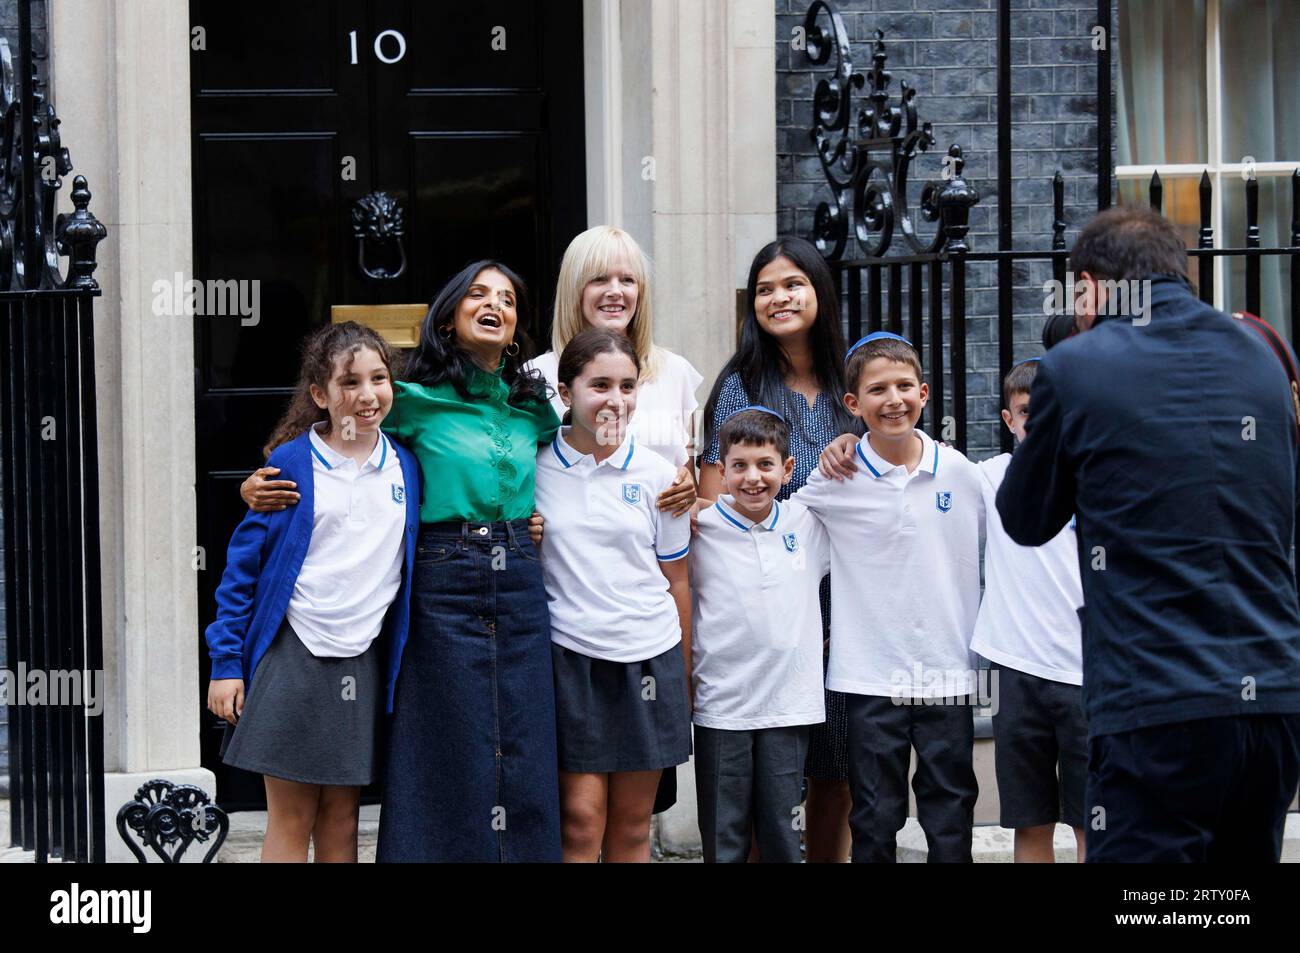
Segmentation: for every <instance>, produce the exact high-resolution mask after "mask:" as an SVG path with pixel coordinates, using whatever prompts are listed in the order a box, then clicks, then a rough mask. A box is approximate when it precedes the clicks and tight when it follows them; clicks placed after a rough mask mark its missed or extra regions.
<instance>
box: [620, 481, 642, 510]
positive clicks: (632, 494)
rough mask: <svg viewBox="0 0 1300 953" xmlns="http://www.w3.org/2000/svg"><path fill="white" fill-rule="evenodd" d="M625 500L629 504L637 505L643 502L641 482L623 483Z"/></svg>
mask: <svg viewBox="0 0 1300 953" xmlns="http://www.w3.org/2000/svg"><path fill="white" fill-rule="evenodd" d="M623 502H624V503H626V504H628V505H629V506H636V505H637V504H638V503H640V502H641V484H640V483H624V484H623Z"/></svg>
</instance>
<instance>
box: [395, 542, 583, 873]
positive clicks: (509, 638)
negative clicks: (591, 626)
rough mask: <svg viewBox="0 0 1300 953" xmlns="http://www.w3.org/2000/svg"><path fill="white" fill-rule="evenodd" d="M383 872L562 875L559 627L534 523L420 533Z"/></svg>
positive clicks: (400, 688)
mask: <svg viewBox="0 0 1300 953" xmlns="http://www.w3.org/2000/svg"><path fill="white" fill-rule="evenodd" d="M413 583H414V585H413V587H412V591H411V622H410V630H409V632H408V635H407V641H406V647H405V649H404V650H403V653H402V664H401V671H400V672H399V674H398V678H397V688H396V694H395V696H394V701H393V720H392V730H391V733H390V737H389V750H388V759H387V767H386V772H385V778H384V795H383V807H382V810H381V812H380V822H379V846H378V851H377V856H376V859H377V860H378V861H379V862H381V863H393V862H456V861H462V862H477V863H497V862H507V861H516V862H518V861H523V862H552V861H554V862H558V861H559V860H560V859H561V855H560V788H559V774H558V770H557V766H556V750H555V687H554V682H553V679H552V675H551V631H550V628H551V625H550V614H549V613H548V611H547V608H546V590H545V589H544V588H543V586H542V574H541V568H540V566H539V564H538V561H537V550H536V549H535V547H534V546H533V543H532V541H531V540H530V539H529V537H528V525H527V522H526V521H525V520H513V521H511V522H508V523H507V522H494V523H475V522H466V523H460V522H457V523H433V524H428V523H426V524H423V525H421V527H420V537H419V543H418V545H417V547H416V556H415V572H414V577H413Z"/></svg>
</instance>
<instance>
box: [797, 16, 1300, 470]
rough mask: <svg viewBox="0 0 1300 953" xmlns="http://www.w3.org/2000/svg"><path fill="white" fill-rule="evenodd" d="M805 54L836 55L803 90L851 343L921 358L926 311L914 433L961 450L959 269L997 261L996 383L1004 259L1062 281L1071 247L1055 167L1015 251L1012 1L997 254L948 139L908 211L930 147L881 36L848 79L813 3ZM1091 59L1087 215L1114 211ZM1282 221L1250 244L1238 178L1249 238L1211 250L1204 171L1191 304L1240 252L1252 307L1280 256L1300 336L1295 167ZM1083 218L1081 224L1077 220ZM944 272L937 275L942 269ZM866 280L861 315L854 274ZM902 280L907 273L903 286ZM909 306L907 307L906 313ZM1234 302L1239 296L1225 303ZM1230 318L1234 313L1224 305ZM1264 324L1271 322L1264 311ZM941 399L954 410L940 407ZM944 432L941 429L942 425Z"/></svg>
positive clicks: (1102, 60) (1249, 214)
mask: <svg viewBox="0 0 1300 953" xmlns="http://www.w3.org/2000/svg"><path fill="white" fill-rule="evenodd" d="M1112 7H1113V4H1112V2H1111V0H1099V2H1098V3H1097V16H1096V23H1097V24H1098V25H1100V26H1102V27H1103V28H1104V29H1105V31H1106V35H1107V36H1109V35H1110V33H1111V19H1112V13H1113V10H1112ZM804 34H805V37H806V40H805V44H806V45H805V52H806V55H807V57H808V59H809V61H810V62H811V63H812V64H813V65H814V66H824V65H826V64H827V63H829V62H830V61H831V58H832V56H833V57H834V60H835V66H834V73H833V75H831V76H830V77H828V78H825V79H822V80H821V81H820V82H818V84H817V87H816V90H815V92H814V94H813V103H812V107H813V124H812V130H811V137H812V139H813V142H814V143H815V145H816V148H817V153H818V156H819V157H820V159H821V165H822V169H823V171H824V172H825V176H826V181H827V184H828V186H829V187H830V191H831V199H830V200H829V201H827V202H822V203H821V204H820V206H819V207H818V208H817V213H816V218H815V221H814V226H813V234H812V236H811V237H812V238H813V240H814V241H815V242H816V243H817V246H818V248H819V249H820V250H821V252H822V254H823V255H825V256H826V258H827V260H828V262H829V264H830V265H831V267H832V268H833V270H834V271H835V272H836V274H837V275H838V277H839V280H840V285H839V289H840V294H841V298H842V302H843V305H844V308H845V317H846V319H847V324H848V334H849V339H850V340H854V339H856V338H857V337H858V336H859V335H860V334H862V333H864V331H877V330H881V329H886V330H890V331H894V332H895V333H904V329H903V314H904V313H906V314H907V318H908V329H907V336H908V337H910V338H911V340H912V341H913V342H914V343H915V344H916V345H917V346H918V348H919V349H922V353H925V349H926V343H925V342H924V341H923V340H922V330H923V327H924V321H925V319H926V318H927V317H928V320H929V335H930V340H929V342H928V358H927V363H928V365H929V366H928V368H927V375H926V376H927V378H928V379H929V382H930V400H929V403H928V406H927V408H926V412H925V415H924V416H923V418H922V423H923V426H924V427H925V428H926V429H927V430H929V431H930V432H931V433H934V434H935V435H936V436H939V435H942V436H943V437H944V439H947V440H949V441H950V442H952V443H954V444H956V446H957V447H958V448H959V449H961V450H962V451H963V452H965V451H966V449H967V441H966V424H967V408H966V403H967V393H966V270H967V265H968V263H970V262H995V263H996V266H997V275H998V277H997V288H998V311H997V329H996V340H997V346H998V365H999V377H998V380H999V381H1000V380H1001V379H1002V378H1003V377H1005V376H1006V374H1007V372H1008V371H1010V369H1011V365H1012V318H1013V317H1014V309H1013V297H1012V291H1013V286H1014V280H1013V270H1012V265H1013V263H1014V262H1027V261H1042V262H1050V263H1051V267H1052V274H1053V278H1054V280H1055V281H1057V282H1059V283H1061V284H1062V285H1063V284H1064V283H1065V280H1066V263H1067V260H1068V258H1069V251H1068V249H1067V248H1066V244H1065V229H1066V224H1067V223H1066V221H1065V204H1064V179H1063V177H1062V175H1061V173H1060V171H1057V173H1056V175H1055V177H1054V178H1053V182H1052V201H1053V213H1054V214H1053V225H1052V243H1051V247H1050V248H1044V249H1032V250H1019V249H1015V248H1014V241H1013V239H1014V236H1013V232H1012V204H1011V178H1012V175H1011V156H1012V122H1011V39H1012V37H1011V3H1010V0H998V37H997V50H998V56H997V80H998V82H997V112H998V122H997V128H998V136H997V140H998V144H997V170H998V187H997V197H998V216H997V218H998V232H997V234H998V247H997V250H996V251H992V250H990V251H977V250H972V249H971V248H970V247H969V246H968V244H967V242H966V235H967V231H968V221H969V212H970V209H971V208H972V207H973V206H974V205H976V204H977V203H978V202H979V193H978V191H977V190H976V189H975V188H973V187H972V186H971V185H969V184H968V183H967V182H965V180H964V179H963V178H962V165H963V161H962V151H961V147H960V146H959V145H955V144H954V145H952V146H950V147H949V148H948V150H947V155H946V156H945V158H944V160H943V175H942V179H941V180H939V181H934V182H930V183H927V184H926V185H925V187H924V188H923V189H922V190H921V193H920V204H919V208H918V209H916V210H915V212H914V211H913V210H911V209H909V207H908V197H907V192H908V188H907V182H908V172H909V169H910V167H911V165H912V163H913V161H914V160H915V159H916V158H917V156H918V155H920V154H921V153H923V152H926V151H927V150H928V149H929V148H930V147H931V146H932V145H934V143H935V136H934V134H933V130H932V128H931V124H930V123H924V124H920V125H919V124H918V118H917V111H916V104H915V102H914V98H915V90H913V89H911V88H909V87H908V85H907V83H905V82H904V83H900V84H899V85H900V96H899V102H898V105H891V104H890V101H889V100H890V96H891V93H890V92H889V88H888V87H889V85H890V82H891V79H892V77H891V75H890V73H889V72H888V71H887V70H886V69H885V63H886V53H885V45H884V34H883V33H881V32H880V31H877V32H876V41H875V44H874V49H873V51H872V68H871V69H870V70H868V71H867V72H866V73H865V74H863V73H858V72H855V71H854V68H853V63H852V55H853V51H852V49H851V47H850V43H849V40H848V34H847V32H846V30H845V27H844V22H843V20H842V18H841V17H840V15H839V13H838V12H837V11H836V9H835V8H834V6H833V5H832V4H831V3H829V2H826V0H816V2H814V3H813V4H812V5H811V6H810V7H809V9H808V12H807V14H806V15H805V17H804ZM1096 54H1097V207H1098V209H1099V210H1100V209H1105V208H1109V207H1110V204H1111V179H1112V176H1113V172H1114V169H1113V162H1112V159H1111V142H1112V136H1111V99H1112V97H1111V54H1110V43H1108V42H1103V43H1101V44H1099V48H1098V49H1097V50H1096ZM868 84H869V85H870V88H869V90H867V91H866V92H865V96H866V97H867V98H868V99H869V100H870V102H869V104H868V105H865V106H863V107H862V108H861V109H860V110H859V111H858V112H857V113H856V114H855V112H854V101H853V99H854V92H855V91H860V90H864V88H865V87H867V85H868ZM1291 186H1292V209H1293V212H1292V221H1291V234H1290V239H1289V241H1290V244H1289V245H1288V246H1277V247H1272V248H1265V247H1261V243H1260V229H1259V214H1258V205H1259V183H1258V181H1256V179H1255V178H1254V176H1253V175H1251V176H1249V177H1248V179H1247V181H1246V182H1245V189H1246V231H1245V235H1244V236H1242V241H1243V242H1244V244H1243V245H1241V246H1237V247H1224V248H1215V247H1214V240H1215V235H1214V233H1213V230H1212V228H1211V225H1210V220H1211V208H1212V194H1211V185H1210V180H1209V176H1208V174H1207V175H1205V176H1203V177H1202V179H1201V188H1200V198H1201V210H1200V211H1201V223H1200V232H1199V237H1198V241H1197V247H1196V248H1194V249H1189V250H1188V254H1189V255H1190V256H1191V257H1193V258H1194V259H1198V267H1197V272H1198V277H1199V281H1198V287H1199V294H1200V296H1201V299H1202V300H1204V301H1207V302H1211V301H1213V298H1214V262H1213V260H1214V258H1217V257H1225V258H1231V257H1241V258H1244V259H1245V264H1246V269H1245V270H1246V282H1245V284H1246V288H1245V291H1246V300H1245V308H1246V310H1247V311H1250V312H1252V313H1255V314H1258V313H1259V310H1260V261H1261V259H1262V258H1263V257H1264V256H1273V255H1282V256H1287V257H1288V258H1289V259H1290V261H1291V275H1290V288H1291V307H1290V315H1289V316H1287V318H1286V320H1288V321H1289V331H1290V335H1291V340H1292V341H1296V340H1298V339H1297V337H1296V335H1297V332H1300V169H1298V170H1297V171H1296V173H1295V174H1293V175H1292V176H1291ZM1162 194H1163V193H1162V186H1161V183H1160V177H1159V175H1158V174H1156V175H1153V176H1152V178H1151V185H1150V202H1151V205H1152V206H1153V207H1154V208H1156V209H1160V207H1161V198H1162ZM924 223H934V226H935V228H934V232H933V234H932V235H931V236H930V237H929V238H928V239H927V238H922V237H921V236H920V235H919V233H918V229H919V227H922V226H923V225H924ZM1080 224H1082V223H1080ZM896 229H897V230H899V231H901V233H902V235H903V238H904V240H905V243H906V245H907V246H908V247H907V248H905V249H904V253H903V254H889V251H890V248H891V246H892V245H893V244H894V236H895V230H896ZM945 272H946V274H945ZM864 273H865V277H866V292H865V311H866V324H865V327H864V324H863V310H864V294H863V287H862V286H863V276H864ZM904 275H906V276H907V280H906V282H904ZM904 298H906V306H904ZM945 298H946V299H947V301H948V308H949V320H948V326H949V328H950V339H949V340H947V341H945V339H944V314H943V307H944V300H945ZM1234 304H1236V302H1234ZM1229 310H1231V308H1229ZM1269 317H1270V318H1271V319H1272V320H1273V321H1275V322H1276V321H1277V320H1280V318H1279V317H1278V316H1269ZM945 369H946V372H947V374H948V375H949V376H950V379H951V382H952V394H951V397H950V398H949V397H948V395H946V394H945V392H944V378H945ZM950 404H951V409H949V405H950ZM945 424H949V425H950V426H945ZM998 431H999V432H1000V433H1001V439H1002V449H1003V450H1004V451H1005V450H1010V449H1011V439H1012V438H1011V434H1010V432H1009V431H1008V430H1007V428H1005V427H999V428H998Z"/></svg>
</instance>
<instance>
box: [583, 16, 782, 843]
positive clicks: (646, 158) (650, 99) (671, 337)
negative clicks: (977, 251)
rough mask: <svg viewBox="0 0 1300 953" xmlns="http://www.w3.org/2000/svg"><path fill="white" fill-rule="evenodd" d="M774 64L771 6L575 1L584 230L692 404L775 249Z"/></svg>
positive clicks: (667, 821)
mask: <svg viewBox="0 0 1300 953" xmlns="http://www.w3.org/2000/svg"><path fill="white" fill-rule="evenodd" d="M775 51H776V10H775V4H774V0H708V2H706V3H701V2H700V0H584V2H583V56H584V60H585V63H584V71H585V99H586V103H585V106H586V133H587V218H588V222H589V223H590V224H591V225H598V224H610V225H618V226H621V227H623V228H626V229H627V230H628V231H629V232H630V233H631V234H632V235H633V236H634V237H635V238H636V239H637V241H638V242H639V243H640V244H641V245H642V247H643V248H645V249H646V252H647V253H648V254H649V255H650V258H651V260H652V262H653V266H654V288H655V301H656V304H655V340H656V341H657V342H658V343H660V344H663V345H665V346H666V347H669V348H672V349H673V350H675V351H677V352H678V353H680V354H682V355H683V356H684V357H686V358H687V359H688V360H689V361H690V362H691V363H692V364H694V365H695V367H696V368H697V369H698V370H699V371H700V373H701V374H703V375H704V383H703V384H702V385H701V386H700V391H699V393H698V395H697V397H698V399H699V401H700V402H701V404H703V402H704V401H705V400H706V398H707V396H708V393H709V390H710V389H711V388H712V386H713V381H714V379H715V378H716V376H717V374H718V371H720V370H721V369H722V365H723V364H724V363H725V362H726V360H727V358H729V357H730V356H731V354H732V352H733V351H734V350H735V346H736V319H737V314H738V295H737V292H738V291H743V289H744V287H745V282H746V279H747V277H748V274H749V263H750V261H751V260H752V258H753V256H754V254H755V252H757V251H758V250H759V249H760V248H761V247H762V246H763V245H765V244H767V243H768V242H769V241H771V240H772V239H774V238H775V237H776V66H775V61H776V52H775ZM696 432H697V433H699V426H698V424H697V428H696ZM677 788H678V802H677V805H676V807H674V808H673V809H672V810H670V811H668V812H666V813H665V814H662V815H660V816H659V817H658V818H657V822H656V828H655V837H656V843H657V846H658V847H659V848H660V849H662V850H664V851H665V852H668V853H674V854H683V853H694V852H695V851H697V850H698V849H699V847H700V835H699V827H698V825H697V823H696V802H695V777H694V771H693V768H692V766H691V765H689V764H688V765H684V766H682V767H681V768H679V769H678V771H677Z"/></svg>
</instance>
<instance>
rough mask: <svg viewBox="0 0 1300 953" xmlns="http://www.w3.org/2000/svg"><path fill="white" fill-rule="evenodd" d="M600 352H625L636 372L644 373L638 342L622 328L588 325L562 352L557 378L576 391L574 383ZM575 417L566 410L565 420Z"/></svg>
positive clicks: (571, 412) (567, 421)
mask: <svg viewBox="0 0 1300 953" xmlns="http://www.w3.org/2000/svg"><path fill="white" fill-rule="evenodd" d="M600 354H624V355H626V356H627V358H628V360H630V361H631V362H632V366H633V367H635V368H636V375H637V377H638V378H639V377H640V376H641V358H640V357H638V356H637V353H636V345H635V344H633V343H632V339H631V338H629V337H628V336H627V335H626V334H624V333H623V332H622V331H610V330H608V329H607V328H586V329H584V330H582V331H579V332H578V333H577V334H575V335H574V336H573V338H572V339H571V340H570V341H569V343H568V344H566V345H565V346H564V351H563V352H562V353H561V354H560V363H559V368H558V369H557V370H556V373H555V376H556V380H557V381H558V382H559V383H561V384H563V385H564V386H565V387H567V388H569V390H570V391H572V390H573V382H574V381H576V380H577V379H578V377H579V376H580V375H581V374H582V371H583V369H584V368H585V367H586V366H587V365H588V364H590V363H591V362H592V360H593V359H594V358H595V357H596V356H597V355H600ZM572 419H573V411H572V410H566V411H565V412H564V421H563V422H564V423H566V424H567V423H569V422H570V421H571V420H572Z"/></svg>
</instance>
